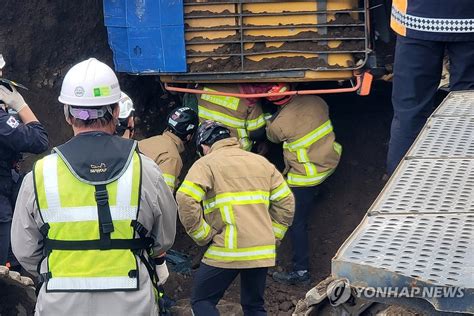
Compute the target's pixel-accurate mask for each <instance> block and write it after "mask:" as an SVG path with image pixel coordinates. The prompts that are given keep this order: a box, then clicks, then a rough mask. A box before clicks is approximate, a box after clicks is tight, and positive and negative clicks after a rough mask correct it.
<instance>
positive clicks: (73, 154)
mask: <svg viewBox="0 0 474 316" xmlns="http://www.w3.org/2000/svg"><path fill="white" fill-rule="evenodd" d="M119 99H120V87H119V84H118V80H117V77H116V76H115V74H114V72H113V71H112V69H110V68H109V67H108V66H107V65H105V64H103V63H101V62H99V61H97V60H96V59H89V60H86V61H83V62H81V63H79V64H77V65H76V66H74V67H73V68H72V69H71V70H70V71H69V72H68V73H67V74H66V77H65V78H64V82H63V85H62V89H61V95H60V97H59V101H60V102H62V103H63V104H64V113H65V117H66V120H67V122H68V123H69V124H70V125H71V126H72V129H73V130H74V137H73V138H72V139H71V140H69V141H68V142H66V143H65V144H63V145H60V146H58V147H55V148H54V149H53V153H52V154H51V155H48V156H46V157H45V158H43V159H41V160H39V161H38V162H37V163H36V164H35V166H34V169H33V171H32V172H31V173H29V174H28V175H27V176H26V177H25V180H24V182H23V184H22V187H21V189H20V193H19V198H18V202H17V205H16V208H15V214H14V217H13V225H12V248H13V252H14V253H15V255H16V257H17V258H18V260H19V262H20V263H21V265H22V266H23V267H24V268H25V269H26V270H28V271H29V272H30V273H32V274H33V275H35V276H37V277H39V280H40V281H41V282H43V284H42V286H41V289H40V291H39V295H38V300H37V304H36V314H37V315H68V316H71V315H157V313H158V305H157V303H156V298H157V291H156V289H155V287H158V286H159V285H160V284H163V283H164V282H165V281H166V278H167V277H168V271H167V268H166V263H164V258H163V256H162V254H163V253H164V252H165V251H166V250H168V249H169V248H170V247H171V246H172V244H173V242H174V237H175V231H176V208H177V207H176V203H175V201H174V198H173V196H172V194H171V191H170V190H169V189H168V187H167V185H166V183H165V181H164V179H163V176H162V173H161V171H160V170H159V168H158V167H157V165H156V164H155V163H154V162H153V161H152V160H151V159H148V158H146V157H145V156H143V155H141V154H139V153H138V151H137V150H136V148H137V145H136V141H133V140H127V139H123V138H121V137H119V136H114V135H113V134H114V132H115V127H116V120H117V118H118V115H119V107H118V101H119ZM37 268H38V270H37ZM154 285H156V286H155V287H154Z"/></svg>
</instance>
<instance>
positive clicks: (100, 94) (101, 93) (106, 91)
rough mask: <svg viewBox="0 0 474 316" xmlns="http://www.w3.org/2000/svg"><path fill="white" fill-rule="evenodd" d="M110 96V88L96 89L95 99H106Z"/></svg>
mask: <svg viewBox="0 0 474 316" xmlns="http://www.w3.org/2000/svg"><path fill="white" fill-rule="evenodd" d="M109 95H110V88H109V87H98V88H94V97H106V96H109Z"/></svg>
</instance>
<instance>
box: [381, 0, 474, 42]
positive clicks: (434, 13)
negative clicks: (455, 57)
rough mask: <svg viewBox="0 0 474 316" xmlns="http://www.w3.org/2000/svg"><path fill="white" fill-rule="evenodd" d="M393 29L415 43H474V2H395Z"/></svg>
mask: <svg viewBox="0 0 474 316" xmlns="http://www.w3.org/2000/svg"><path fill="white" fill-rule="evenodd" d="M390 25H391V26H392V29H393V30H394V31H395V32H396V33H397V34H399V35H401V36H406V37H410V38H415V39H421V40H429V41H443V42H451V41H453V42H458V41H474V0H393V3H392V17H391V23H390Z"/></svg>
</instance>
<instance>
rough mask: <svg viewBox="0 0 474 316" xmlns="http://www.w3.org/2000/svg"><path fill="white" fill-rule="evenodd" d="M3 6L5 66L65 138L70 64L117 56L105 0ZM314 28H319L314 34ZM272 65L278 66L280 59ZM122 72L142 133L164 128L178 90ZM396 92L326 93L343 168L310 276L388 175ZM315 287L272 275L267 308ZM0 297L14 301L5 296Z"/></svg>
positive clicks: (317, 236) (55, 139)
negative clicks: (64, 94)
mask: <svg viewBox="0 0 474 316" xmlns="http://www.w3.org/2000/svg"><path fill="white" fill-rule="evenodd" d="M2 13H3V14H2V18H1V19H0V52H1V53H2V54H4V56H5V59H6V61H7V67H6V68H5V72H4V75H5V76H6V77H8V78H11V79H13V80H15V81H18V82H21V83H24V84H26V85H27V86H28V87H29V88H30V91H29V92H25V93H24V97H25V100H26V101H27V102H28V103H29V104H30V106H31V107H32V109H33V111H34V112H35V113H36V114H37V116H38V117H39V119H40V120H41V121H42V123H43V124H44V125H45V127H46V129H47V130H48V132H49V137H50V145H51V147H52V146H56V145H59V144H61V143H63V142H65V141H66V140H68V139H69V138H70V137H71V135H72V133H71V129H70V127H69V126H67V124H66V123H65V122H64V118H63V113H62V106H61V105H60V104H59V102H58V101H57V97H58V95H59V90H60V86H61V82H62V80H63V78H64V75H65V73H66V72H67V70H68V69H70V67H71V66H72V65H74V64H75V63H77V62H78V61H81V60H84V59H87V58H89V57H96V58H98V59H99V60H102V61H104V62H106V63H107V64H109V65H110V66H113V63H112V54H111V51H110V49H109V47H108V45H107V33H106V29H105V27H104V25H103V12H102V1H99V0H83V1H49V0H38V1H34V2H25V1H8V0H7V1H6V2H5V1H4V3H2ZM316 35H317V33H315V32H312V34H308V37H314V36H316ZM346 35H347V33H346ZM359 35H360V34H359ZM362 36H363V34H362ZM237 62H238V63H240V60H238V61H237ZM272 62H275V60H273V61H272ZM278 62H280V63H285V62H287V61H285V60H280V61H278ZM299 62H300V63H301V62H304V61H301V60H300V61H299ZM313 62H314V63H319V62H320V61H313ZM227 63H228V61H223V62H222V65H220V66H219V67H226V64H227ZM230 66H231V67H229V69H236V67H237V68H238V67H239V64H236V65H230ZM206 67H207V66H206ZM211 67H213V66H211ZM254 67H256V66H254ZM268 67H270V68H272V69H275V67H276V68H278V67H281V65H278V64H274V65H268ZM231 71H232V70H231ZM119 80H120V84H121V87H122V89H123V90H124V91H126V92H127V93H128V94H129V95H130V96H131V98H132V99H133V100H134V101H135V104H136V114H137V131H138V135H137V137H138V138H142V137H146V136H151V135H155V134H157V133H160V132H162V131H163V129H164V128H165V124H164V122H165V118H166V115H167V114H168V113H169V111H170V110H171V108H173V107H174V106H176V105H178V104H179V102H180V98H179V97H178V96H177V95H173V94H169V93H164V92H163V90H162V89H161V86H160V83H159V81H158V78H157V77H155V76H129V75H125V74H121V75H120V76H119ZM302 88H305V87H304V86H303V87H302ZM389 95H390V86H389V85H378V86H376V87H375V89H374V91H373V92H372V95H371V96H370V97H364V98H362V97H357V96H356V95H355V94H350V95H339V96H326V97H325V99H326V100H327V102H328V103H329V104H330V109H331V118H332V121H333V124H334V126H335V131H336V135H337V140H338V141H339V142H340V143H341V144H342V145H343V148H344V152H343V156H342V160H341V163H340V165H339V167H338V169H337V171H336V172H335V174H334V175H332V176H331V177H330V178H329V179H328V180H327V181H326V182H325V183H324V184H323V186H322V194H321V196H320V197H319V198H318V200H317V201H316V202H315V203H314V205H313V208H314V210H313V214H312V216H311V219H310V222H309V238H310V240H311V249H310V255H311V274H312V284H311V285H313V286H314V285H315V284H316V283H317V282H318V281H320V280H322V279H323V278H324V277H325V276H326V275H328V274H329V272H330V263H331V258H332V256H333V255H334V254H335V252H336V251H337V249H338V248H339V246H340V245H341V243H342V242H343V241H344V240H345V239H346V238H347V236H348V235H349V234H350V233H351V232H352V230H353V229H354V228H355V227H356V225H357V224H358V223H359V222H360V220H361V219H362V217H363V215H364V214H365V212H366V210H367V209H368V207H369V205H370V204H371V203H372V201H373V200H374V198H375V197H376V195H377V194H378V192H379V191H380V189H381V187H382V185H383V181H382V180H381V178H382V175H383V172H384V161H385V153H386V145H387V138H388V131H389V126H390V119H391V109H390V98H389ZM270 152H271V155H270V156H269V158H270V159H271V160H272V161H274V162H275V163H276V164H277V165H281V148H280V147H279V146H274V147H272V150H271V151H270ZM186 157H188V159H187V161H188V163H187V165H189V161H190V160H191V159H190V157H192V154H190V153H187V156H186ZM38 158H39V157H38V156H30V157H29V159H28V160H27V163H25V164H24V165H23V170H24V171H27V170H28V169H29V168H30V167H31V163H32V162H33V161H34V160H36V159H38ZM178 227H179V228H178V235H177V239H176V243H175V246H174V249H176V250H178V251H182V252H185V253H188V254H190V255H192V256H193V257H195V260H194V263H195V266H197V264H198V263H199V254H202V249H201V248H198V247H196V246H195V245H194V243H193V242H192V241H191V240H190V239H189V237H187V236H186V234H185V233H184V232H183V230H182V228H180V225H178ZM290 250H291V249H290V246H289V242H288V240H287V239H285V240H284V242H283V244H282V245H281V247H280V248H279V250H278V264H279V268H288V267H289V266H290V254H291V251H290ZM191 282H192V277H185V276H181V275H176V274H173V275H172V277H171V278H170V281H169V282H168V283H167V284H166V288H167V290H168V293H169V294H170V295H171V296H173V297H174V298H175V299H188V298H189V294H190V293H189V292H190V288H191ZM309 287H310V286H307V287H297V286H295V287H288V286H283V285H279V284H276V283H274V282H273V281H272V280H271V279H270V278H269V279H268V284H267V291H266V304H267V308H268V311H269V314H270V315H289V314H290V311H291V309H292V308H293V305H294V304H295V303H296V300H297V299H300V298H302V297H303V296H304V294H305V293H306V291H307V290H308V288H309ZM2 290H4V289H2ZM238 292H239V288H238V283H237V282H236V283H235V284H233V285H232V286H231V288H230V289H229V291H228V292H227V294H226V296H225V298H226V299H227V300H228V301H231V302H238ZM2 304H7V303H5V302H4V301H3V300H2ZM3 307H5V308H8V306H5V305H2V308H3Z"/></svg>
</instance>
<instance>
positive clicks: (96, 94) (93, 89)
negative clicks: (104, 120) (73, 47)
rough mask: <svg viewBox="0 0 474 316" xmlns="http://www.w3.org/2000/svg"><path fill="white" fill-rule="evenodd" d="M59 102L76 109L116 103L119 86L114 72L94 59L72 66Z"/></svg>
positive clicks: (64, 81)
mask: <svg viewBox="0 0 474 316" xmlns="http://www.w3.org/2000/svg"><path fill="white" fill-rule="evenodd" d="M58 100H59V102H61V103H63V104H67V105H74V106H76V107H96V106H103V105H109V104H114V103H117V102H118V101H119V100H120V86H119V83H118V79H117V76H116V75H115V73H114V71H113V70H112V69H111V68H110V67H109V66H107V65H106V64H104V63H102V62H100V61H98V60H97V59H95V58H89V59H88V60H84V61H82V62H80V63H78V64H76V65H75V66H73V67H72V68H71V69H70V70H69V71H68V72H67V74H66V76H65V77H64V80H63V85H62V86H61V94H60V96H59V98H58Z"/></svg>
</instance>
